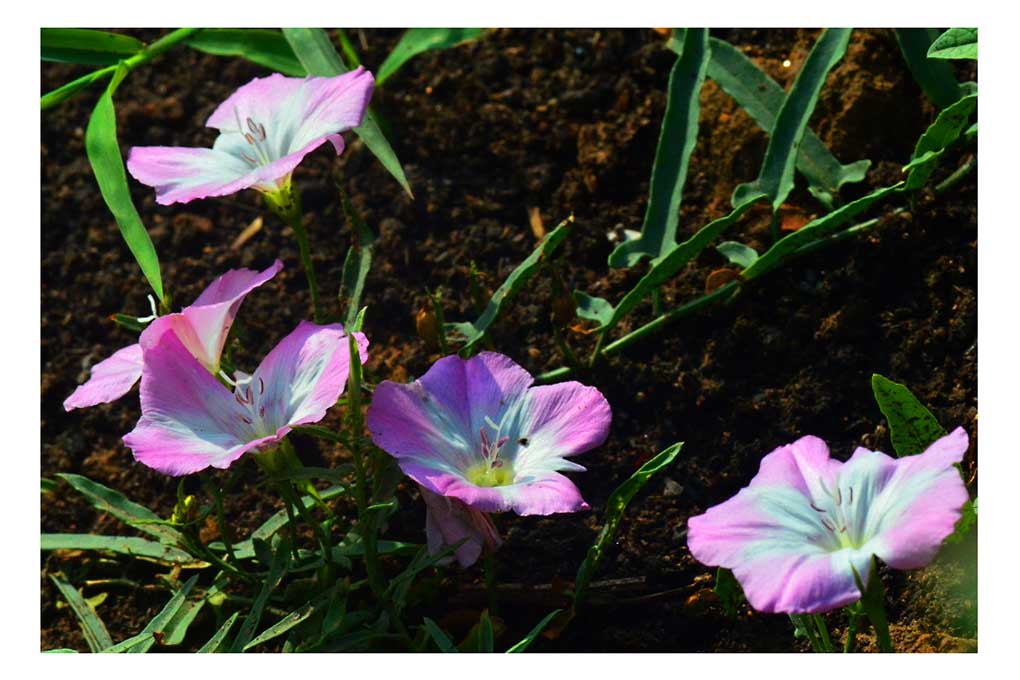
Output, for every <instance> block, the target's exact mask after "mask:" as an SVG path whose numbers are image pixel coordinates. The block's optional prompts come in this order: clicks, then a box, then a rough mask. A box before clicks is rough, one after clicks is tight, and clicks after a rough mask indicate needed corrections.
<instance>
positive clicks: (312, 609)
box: [243, 588, 335, 651]
mask: <svg viewBox="0 0 1020 680" xmlns="http://www.w3.org/2000/svg"><path fill="white" fill-rule="evenodd" d="M334 590H335V588H334V589H331V590H330V591H329V592H327V593H325V594H323V595H320V596H319V597H316V598H314V599H312V600H310V601H309V602H306V603H305V604H303V605H301V606H300V607H298V608H297V609H295V610H294V611H292V612H291V613H290V614H287V615H286V616H285V617H283V618H282V619H280V620H279V621H277V622H276V623H274V624H273V625H272V626H270V627H269V628H266V629H265V630H264V631H262V632H261V633H260V634H259V635H258V636H257V637H256V638H255V639H254V640H252V641H251V642H249V643H248V644H246V645H245V646H244V650H243V651H248V650H249V649H251V648H252V647H254V646H256V645H260V644H262V643H263V642H268V641H269V640H272V639H274V638H277V637H280V636H281V635H283V634H284V633H286V632H287V631H289V630H290V629H292V628H294V627H295V626H297V625H299V624H301V623H302V622H304V621H307V620H308V619H309V618H311V617H312V616H313V615H315V614H317V613H319V612H320V611H321V610H322V609H324V608H325V607H327V606H328V605H329V602H330V598H331V597H332V595H333V592H334Z"/></svg>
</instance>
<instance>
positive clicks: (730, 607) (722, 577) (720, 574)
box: [712, 567, 744, 618]
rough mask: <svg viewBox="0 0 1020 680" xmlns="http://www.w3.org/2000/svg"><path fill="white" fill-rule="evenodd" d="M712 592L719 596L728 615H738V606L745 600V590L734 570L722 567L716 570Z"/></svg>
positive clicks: (732, 616)
mask: <svg viewBox="0 0 1020 680" xmlns="http://www.w3.org/2000/svg"><path fill="white" fill-rule="evenodd" d="M712 592H713V593H715V595H716V597H718V598H719V602H720V604H722V608H723V611H724V612H726V616H729V617H731V618H734V617H736V615H737V607H738V606H740V603H741V602H743V601H744V590H743V588H741V587H740V582H739V581H737V579H736V577H735V576H734V575H733V572H732V571H730V570H729V569H723V568H722V567H719V568H718V569H716V570H715V585H714V586H712Z"/></svg>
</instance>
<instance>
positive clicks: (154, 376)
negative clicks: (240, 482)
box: [124, 317, 368, 476]
mask: <svg viewBox="0 0 1020 680" xmlns="http://www.w3.org/2000/svg"><path fill="white" fill-rule="evenodd" d="M165 318H166V317H163V318H161V319H158V320H157V321H155V322H154V323H153V325H152V326H150V327H149V328H148V329H146V334H144V335H143V337H142V343H141V344H142V348H143V352H142V360H143V363H144V367H143V369H142V388H141V402H142V417H141V419H140V420H139V421H138V424H137V425H136V426H135V429H134V430H132V431H131V432H130V433H128V434H127V435H125V436H124V443H125V444H127V445H128V446H129V447H130V448H131V450H132V451H133V452H134V456H135V459H136V460H138V461H139V462H141V463H144V464H145V465H148V466H149V467H151V468H153V469H155V470H158V471H160V472H163V473H166V474H168V475H175V476H176V475H186V474H189V473H192V472H198V471H199V470H202V469H204V468H206V467H210V466H212V467H215V468H221V469H222V468H226V467H229V466H230V464H231V463H232V462H234V461H235V460H237V459H238V458H240V457H241V456H242V455H243V454H244V453H246V452H247V451H258V450H262V449H266V448H269V447H272V446H275V445H276V444H278V443H279V442H280V441H281V440H282V439H283V438H284V437H285V436H286V435H287V433H288V432H290V430H291V428H292V427H293V426H295V425H301V424H304V423H314V422H317V421H319V420H322V418H323V416H325V415H326V411H327V410H328V409H329V408H330V407H331V406H333V404H335V403H336V400H337V398H339V396H340V394H341V393H342V392H343V389H344V385H345V383H346V382H347V373H348V369H349V363H350V353H349V351H348V343H347V336H346V335H345V334H344V329H343V327H342V326H341V325H340V324H331V325H329V326H318V325H316V324H313V323H309V322H307V321H302V322H301V323H300V324H298V327H297V328H296V329H295V330H294V331H292V332H291V333H290V335H288V336H287V337H285V338H284V339H283V340H281V341H280V343H279V344H277V345H276V347H274V348H273V349H272V351H270V352H269V354H267V355H266V357H265V359H263V360H262V363H261V364H260V365H259V367H258V368H257V369H255V372H254V373H253V374H251V375H250V376H246V377H245V378H244V379H243V380H239V381H238V383H237V385H236V387H235V388H234V391H233V392H231V391H230V390H229V389H227V388H226V387H224V386H223V385H222V384H221V383H220V382H219V381H218V380H217V379H216V378H215V377H213V375H212V374H211V373H209V371H208V370H207V369H206V367H205V366H203V365H202V363H201V362H199V361H198V359H196V358H195V356H194V355H193V354H192V353H191V352H190V351H189V349H188V348H187V347H185V345H184V343H183V342H182V341H181V338H180V336H179V335H178V333H176V332H175V331H174V329H173V328H172V327H171V326H170V325H169V324H167V323H163V320H164V319H165ZM150 331H152V333H150ZM355 337H357V339H358V349H359V354H360V355H361V360H362V361H365V360H366V359H367V358H368V354H367V348H368V339H367V338H365V336H364V335H363V334H361V333H355Z"/></svg>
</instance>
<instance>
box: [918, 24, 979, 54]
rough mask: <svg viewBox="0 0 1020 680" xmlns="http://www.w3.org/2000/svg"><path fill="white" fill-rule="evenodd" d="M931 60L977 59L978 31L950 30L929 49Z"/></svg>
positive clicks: (969, 29) (968, 29) (965, 29)
mask: <svg viewBox="0 0 1020 680" xmlns="http://www.w3.org/2000/svg"><path fill="white" fill-rule="evenodd" d="M928 57H929V58H931V59H977V58H978V30H977V29H976V28H950V29H949V30H948V31H946V32H945V33H943V34H942V35H940V36H939V37H938V38H936V39H935V42H933V43H932V44H931V47H929V48H928Z"/></svg>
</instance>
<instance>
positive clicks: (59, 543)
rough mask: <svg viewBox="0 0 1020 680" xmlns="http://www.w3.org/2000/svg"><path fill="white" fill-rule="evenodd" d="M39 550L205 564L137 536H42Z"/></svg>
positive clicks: (198, 565)
mask: <svg viewBox="0 0 1020 680" xmlns="http://www.w3.org/2000/svg"><path fill="white" fill-rule="evenodd" d="M39 543H40V549H41V550H43V551H49V550H96V551H99V552H110V553H114V554H118V555H128V556H130V557H139V558H142V559H149V560H155V561H157V562H163V563H165V564H177V565H181V566H184V567H203V566H206V563H205V562H203V561H201V560H198V559H196V558H194V557H192V556H191V555H189V554H188V553H186V552H184V551H183V550H178V549H177V548H174V547H171V546H168V545H163V544H162V543H156V542H155V541H149V540H146V539H144V538H139V537H137V536H97V535H95V534H42V536H41V537H40V541H39Z"/></svg>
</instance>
